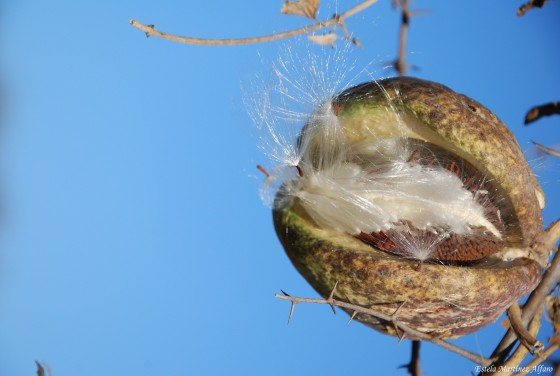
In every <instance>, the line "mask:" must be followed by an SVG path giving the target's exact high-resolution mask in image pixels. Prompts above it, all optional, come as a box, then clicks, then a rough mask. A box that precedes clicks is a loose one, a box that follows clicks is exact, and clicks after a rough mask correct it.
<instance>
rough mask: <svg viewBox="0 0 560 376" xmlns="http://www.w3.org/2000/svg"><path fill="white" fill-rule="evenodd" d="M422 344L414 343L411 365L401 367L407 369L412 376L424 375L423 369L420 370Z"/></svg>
mask: <svg viewBox="0 0 560 376" xmlns="http://www.w3.org/2000/svg"><path fill="white" fill-rule="evenodd" d="M420 343H421V342H420V341H412V351H411V354H410V363H408V364H405V365H403V366H401V367H400V368H406V370H407V371H408V374H409V375H410V376H420V374H421V373H422V369H421V368H420Z"/></svg>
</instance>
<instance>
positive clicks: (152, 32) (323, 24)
mask: <svg viewBox="0 0 560 376" xmlns="http://www.w3.org/2000/svg"><path fill="white" fill-rule="evenodd" d="M377 1H378V0H365V1H364V2H362V3H359V4H358V5H356V6H355V7H353V8H350V9H348V10H347V11H346V12H344V13H342V14H338V15H334V16H333V17H332V18H330V19H328V20H326V21H319V22H317V23H315V24H313V25H309V26H306V27H302V28H299V29H295V30H290V31H285V32H282V33H277V34H271V35H264V36H260V37H250V38H235V39H203V38H191V37H182V36H178V35H173V34H167V33H163V32H160V31H157V30H156V28H155V26H154V25H144V24H142V23H140V22H138V21H136V20H130V24H131V25H132V26H134V27H136V28H138V29H140V30H142V31H143V32H145V33H146V36H147V37H150V36H155V37H159V38H163V39H167V40H170V41H173V42H179V43H188V44H198V45H205V46H228V45H239V44H252V43H263V42H271V41H274V40H278V39H283V38H289V37H293V36H296V35H301V34H306V33H309V32H311V31H316V30H321V29H325V28H329V27H336V26H342V27H343V28H344V22H343V21H344V20H345V19H347V18H349V17H351V16H353V15H355V14H356V13H359V12H361V11H363V10H364V9H366V8H368V7H370V6H371V5H373V4H375V3H376V2H377ZM353 42H354V43H355V44H357V41H354V40H353Z"/></svg>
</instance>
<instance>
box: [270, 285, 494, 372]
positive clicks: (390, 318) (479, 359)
mask: <svg viewBox="0 0 560 376" xmlns="http://www.w3.org/2000/svg"><path fill="white" fill-rule="evenodd" d="M274 296H275V297H276V298H278V299H283V300H288V301H290V302H295V303H309V304H328V305H331V304H333V305H334V306H337V307H340V308H346V309H348V310H350V311H354V312H357V313H363V314H366V315H371V316H374V317H377V318H379V319H381V320H384V321H387V322H392V323H393V324H394V325H395V326H397V327H398V328H399V329H400V330H402V331H403V332H404V333H406V334H409V335H410V337H413V338H418V339H420V340H422V341H429V342H432V343H433V344H435V345H437V346H440V347H443V348H444V349H446V350H449V351H451V352H454V353H455V354H458V355H461V356H462V357H464V358H467V359H469V360H470V361H472V362H474V363H477V364H480V365H481V366H489V365H490V364H491V363H492V361H491V360H490V359H488V358H485V357H483V356H480V355H478V354H475V353H472V352H470V351H468V350H465V349H462V348H460V347H459V346H456V345H454V344H452V343H449V342H447V341H444V340H441V339H439V338H432V337H431V336H430V335H429V334H426V333H423V332H420V331H418V330H415V329H412V328H410V327H408V326H406V325H405V324H402V323H400V322H398V321H397V320H396V318H395V317H394V315H386V314H384V313H381V312H377V311H375V310H373V309H370V308H365V307H361V306H358V305H355V304H351V303H346V302H341V301H338V300H334V299H333V300H332V301H329V300H327V299H318V298H298V297H293V296H286V295H280V294H274Z"/></svg>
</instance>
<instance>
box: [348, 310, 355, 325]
mask: <svg viewBox="0 0 560 376" xmlns="http://www.w3.org/2000/svg"><path fill="white" fill-rule="evenodd" d="M357 314H358V312H357V311H354V312H353V313H352V316H350V319H349V320H348V322H347V323H346V325H348V324H350V322H351V321H352V320H354V317H356V315H357Z"/></svg>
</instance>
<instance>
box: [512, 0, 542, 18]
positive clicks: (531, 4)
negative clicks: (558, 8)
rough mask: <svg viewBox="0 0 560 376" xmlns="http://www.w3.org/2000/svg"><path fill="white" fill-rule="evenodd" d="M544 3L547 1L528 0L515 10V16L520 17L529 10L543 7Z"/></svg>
mask: <svg viewBox="0 0 560 376" xmlns="http://www.w3.org/2000/svg"><path fill="white" fill-rule="evenodd" d="M546 2H547V0H529V1H528V2H526V3H525V4H523V5H522V6H520V7H519V9H518V10H517V15H518V16H519V17H521V16H523V15H524V14H525V13H527V11H528V10H531V9H533V8H542V7H543V6H544V3H546Z"/></svg>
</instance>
